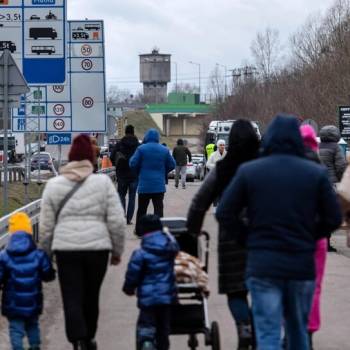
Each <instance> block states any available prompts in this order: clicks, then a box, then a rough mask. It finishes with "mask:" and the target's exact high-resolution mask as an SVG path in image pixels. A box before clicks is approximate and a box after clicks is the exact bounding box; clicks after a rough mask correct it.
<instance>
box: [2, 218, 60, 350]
mask: <svg viewBox="0 0 350 350" xmlns="http://www.w3.org/2000/svg"><path fill="white" fill-rule="evenodd" d="M9 232H10V234H11V237H10V239H9V242H8V244H7V246H6V248H5V249H4V250H3V251H1V253H0V288H1V289H2V290H3V292H2V314H3V315H4V316H6V317H7V319H8V321H9V331H10V341H11V346H12V350H23V349H24V348H23V337H24V336H25V335H27V337H28V341H29V345H30V348H29V350H39V349H40V344H41V340H40V330H39V315H40V314H41V313H42V309H43V294H42V281H45V282H49V281H52V280H54V279H55V271H54V270H53V268H52V265H51V262H50V259H49V257H48V256H47V255H46V253H44V252H43V251H41V250H38V249H37V247H36V244H35V243H34V240H33V237H32V234H33V229H32V224H31V221H30V218H29V217H28V215H27V214H25V213H16V214H14V215H12V216H11V217H10V220H9Z"/></svg>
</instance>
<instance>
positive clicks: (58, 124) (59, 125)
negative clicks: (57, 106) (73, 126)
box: [53, 119, 65, 130]
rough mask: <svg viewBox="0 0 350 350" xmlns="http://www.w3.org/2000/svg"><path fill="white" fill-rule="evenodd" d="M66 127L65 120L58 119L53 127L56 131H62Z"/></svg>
mask: <svg viewBox="0 0 350 350" xmlns="http://www.w3.org/2000/svg"><path fill="white" fill-rule="evenodd" d="M64 126H65V123H64V120H63V119H56V120H55V121H54V122H53V127H54V128H55V129H56V130H62V129H63V128H64Z"/></svg>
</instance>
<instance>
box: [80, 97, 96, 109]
mask: <svg viewBox="0 0 350 350" xmlns="http://www.w3.org/2000/svg"><path fill="white" fill-rule="evenodd" d="M82 105H83V106H84V107H85V108H92V107H93V106H94V100H93V99H92V98H91V97H84V98H83V101H82Z"/></svg>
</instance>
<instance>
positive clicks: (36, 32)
mask: <svg viewBox="0 0 350 350" xmlns="http://www.w3.org/2000/svg"><path fill="white" fill-rule="evenodd" d="M29 37H30V38H32V39H34V40H37V39H39V38H44V39H46V38H51V39H52V40H54V39H56V38H57V32H56V29H54V28H30V29H29Z"/></svg>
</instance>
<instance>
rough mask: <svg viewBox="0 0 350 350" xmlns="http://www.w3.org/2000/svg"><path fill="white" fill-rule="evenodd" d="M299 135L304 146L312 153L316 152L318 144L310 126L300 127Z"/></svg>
mask: <svg viewBox="0 0 350 350" xmlns="http://www.w3.org/2000/svg"><path fill="white" fill-rule="evenodd" d="M300 133H301V137H302V138H303V141H304V146H305V147H308V148H310V149H311V150H312V151H314V152H317V151H318V142H317V136H316V132H315V130H314V128H313V127H312V126H311V125H302V126H301V127H300Z"/></svg>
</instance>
